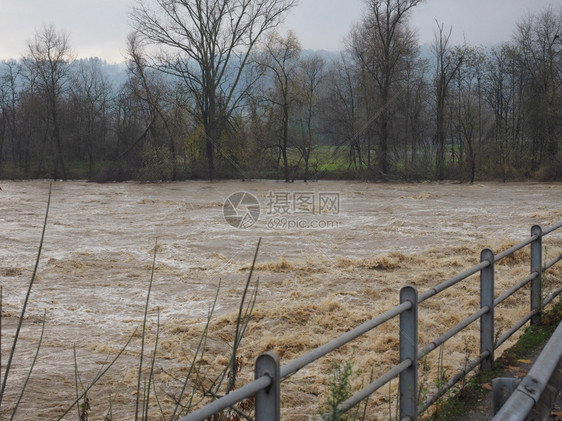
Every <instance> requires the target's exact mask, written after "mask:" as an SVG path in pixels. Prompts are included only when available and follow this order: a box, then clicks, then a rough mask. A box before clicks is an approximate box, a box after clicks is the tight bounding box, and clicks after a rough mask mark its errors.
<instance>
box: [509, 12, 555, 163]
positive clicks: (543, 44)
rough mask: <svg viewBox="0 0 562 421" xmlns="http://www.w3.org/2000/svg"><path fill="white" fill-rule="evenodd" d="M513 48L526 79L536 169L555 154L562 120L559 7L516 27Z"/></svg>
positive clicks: (532, 155) (532, 151)
mask: <svg viewBox="0 0 562 421" xmlns="http://www.w3.org/2000/svg"><path fill="white" fill-rule="evenodd" d="M516 44H517V47H518V49H519V52H520V66H521V71H522V72H523V73H524V74H525V75H526V76H527V77H526V81H525V82H526V83H525V85H526V90H527V92H526V105H527V107H526V111H527V120H528V124H529V129H530V136H531V138H532V143H531V151H530V152H531V159H532V164H533V168H532V169H537V168H538V166H539V164H540V163H541V162H542V161H543V160H544V158H546V157H555V156H557V154H558V149H559V146H558V142H559V138H560V133H561V129H560V119H562V112H561V111H560V110H561V108H562V95H561V94H560V90H561V89H562V7H561V8H560V9H559V10H558V12H555V11H554V9H552V8H549V9H547V10H545V11H544V12H543V13H540V14H538V15H529V16H528V17H527V18H526V19H523V20H522V21H521V22H520V23H519V24H518V25H517V33H516Z"/></svg>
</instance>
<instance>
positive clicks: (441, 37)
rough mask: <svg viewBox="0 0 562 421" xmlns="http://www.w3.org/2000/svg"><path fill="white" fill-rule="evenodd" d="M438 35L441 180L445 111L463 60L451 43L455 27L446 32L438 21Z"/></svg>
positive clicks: (438, 170) (440, 174)
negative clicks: (448, 95)
mask: <svg viewBox="0 0 562 421" xmlns="http://www.w3.org/2000/svg"><path fill="white" fill-rule="evenodd" d="M437 28H438V32H437V36H436V39H435V43H434V45H433V50H434V54H435V58H436V67H435V77H434V87H435V119H436V122H435V123H436V124H435V143H436V156H435V169H436V176H437V178H438V179H439V180H441V179H442V178H443V177H444V176H445V111H446V108H445V106H446V99H447V94H448V92H449V84H450V83H451V80H452V79H453V77H455V74H456V73H457V71H458V70H459V67H460V66H461V64H462V61H463V55H462V54H453V52H452V49H451V47H450V45H449V40H450V38H451V33H452V30H453V28H451V29H450V30H449V32H448V33H446V32H444V24H439V23H437Z"/></svg>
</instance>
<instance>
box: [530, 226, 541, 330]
mask: <svg viewBox="0 0 562 421" xmlns="http://www.w3.org/2000/svg"><path fill="white" fill-rule="evenodd" d="M533 235H537V236H538V238H537V239H536V240H535V241H533V242H532V243H531V273H533V272H537V273H538V275H537V277H536V278H534V279H533V280H531V311H536V312H537V313H536V314H535V315H534V316H532V317H531V324H532V325H536V324H540V322H541V320H542V314H541V313H542V229H541V227H540V226H539V225H533V227H532V228H531V236H533Z"/></svg>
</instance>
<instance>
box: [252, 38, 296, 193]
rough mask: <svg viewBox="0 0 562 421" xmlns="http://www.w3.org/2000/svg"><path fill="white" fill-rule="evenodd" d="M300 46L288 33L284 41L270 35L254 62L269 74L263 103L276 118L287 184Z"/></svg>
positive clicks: (278, 144) (278, 145)
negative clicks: (269, 105)
mask: <svg viewBox="0 0 562 421" xmlns="http://www.w3.org/2000/svg"><path fill="white" fill-rule="evenodd" d="M300 54H301V46H300V43H299V41H298V39H297V38H296V36H295V34H294V33H293V32H291V31H289V33H288V34H287V36H286V37H283V36H280V35H279V34H277V33H272V34H270V36H269V37H268V38H267V41H266V44H265V51H264V53H263V54H261V56H260V57H259V58H258V62H259V66H260V67H263V68H264V69H265V73H264V74H266V75H267V74H269V76H270V80H267V81H265V80H264V81H265V83H266V84H267V85H266V86H264V90H265V100H266V101H267V102H269V103H270V104H271V105H272V108H273V110H275V114H276V115H278V122H279V130H278V135H277V136H276V137H277V139H278V141H277V144H276V146H277V148H278V151H279V157H280V159H282V160H283V176H284V178H285V181H286V182H289V181H290V174H289V158H288V155H287V151H288V148H289V123H290V119H291V116H292V113H293V111H294V108H295V106H296V105H297V103H298V102H299V101H300V92H299V91H298V89H297V85H298V79H299V77H300V76H301V75H300V67H301V61H300Z"/></svg>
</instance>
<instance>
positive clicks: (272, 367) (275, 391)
mask: <svg viewBox="0 0 562 421" xmlns="http://www.w3.org/2000/svg"><path fill="white" fill-rule="evenodd" d="M262 376H269V377H271V385H270V386H268V387H267V388H265V389H262V390H260V391H259V392H258V393H256V417H255V421H279V420H280V418H281V375H280V368H279V357H277V355H276V354H275V353H273V352H265V353H263V354H261V355H260V356H259V357H258V358H257V360H256V366H255V378H256V379H258V378H260V377H262Z"/></svg>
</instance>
